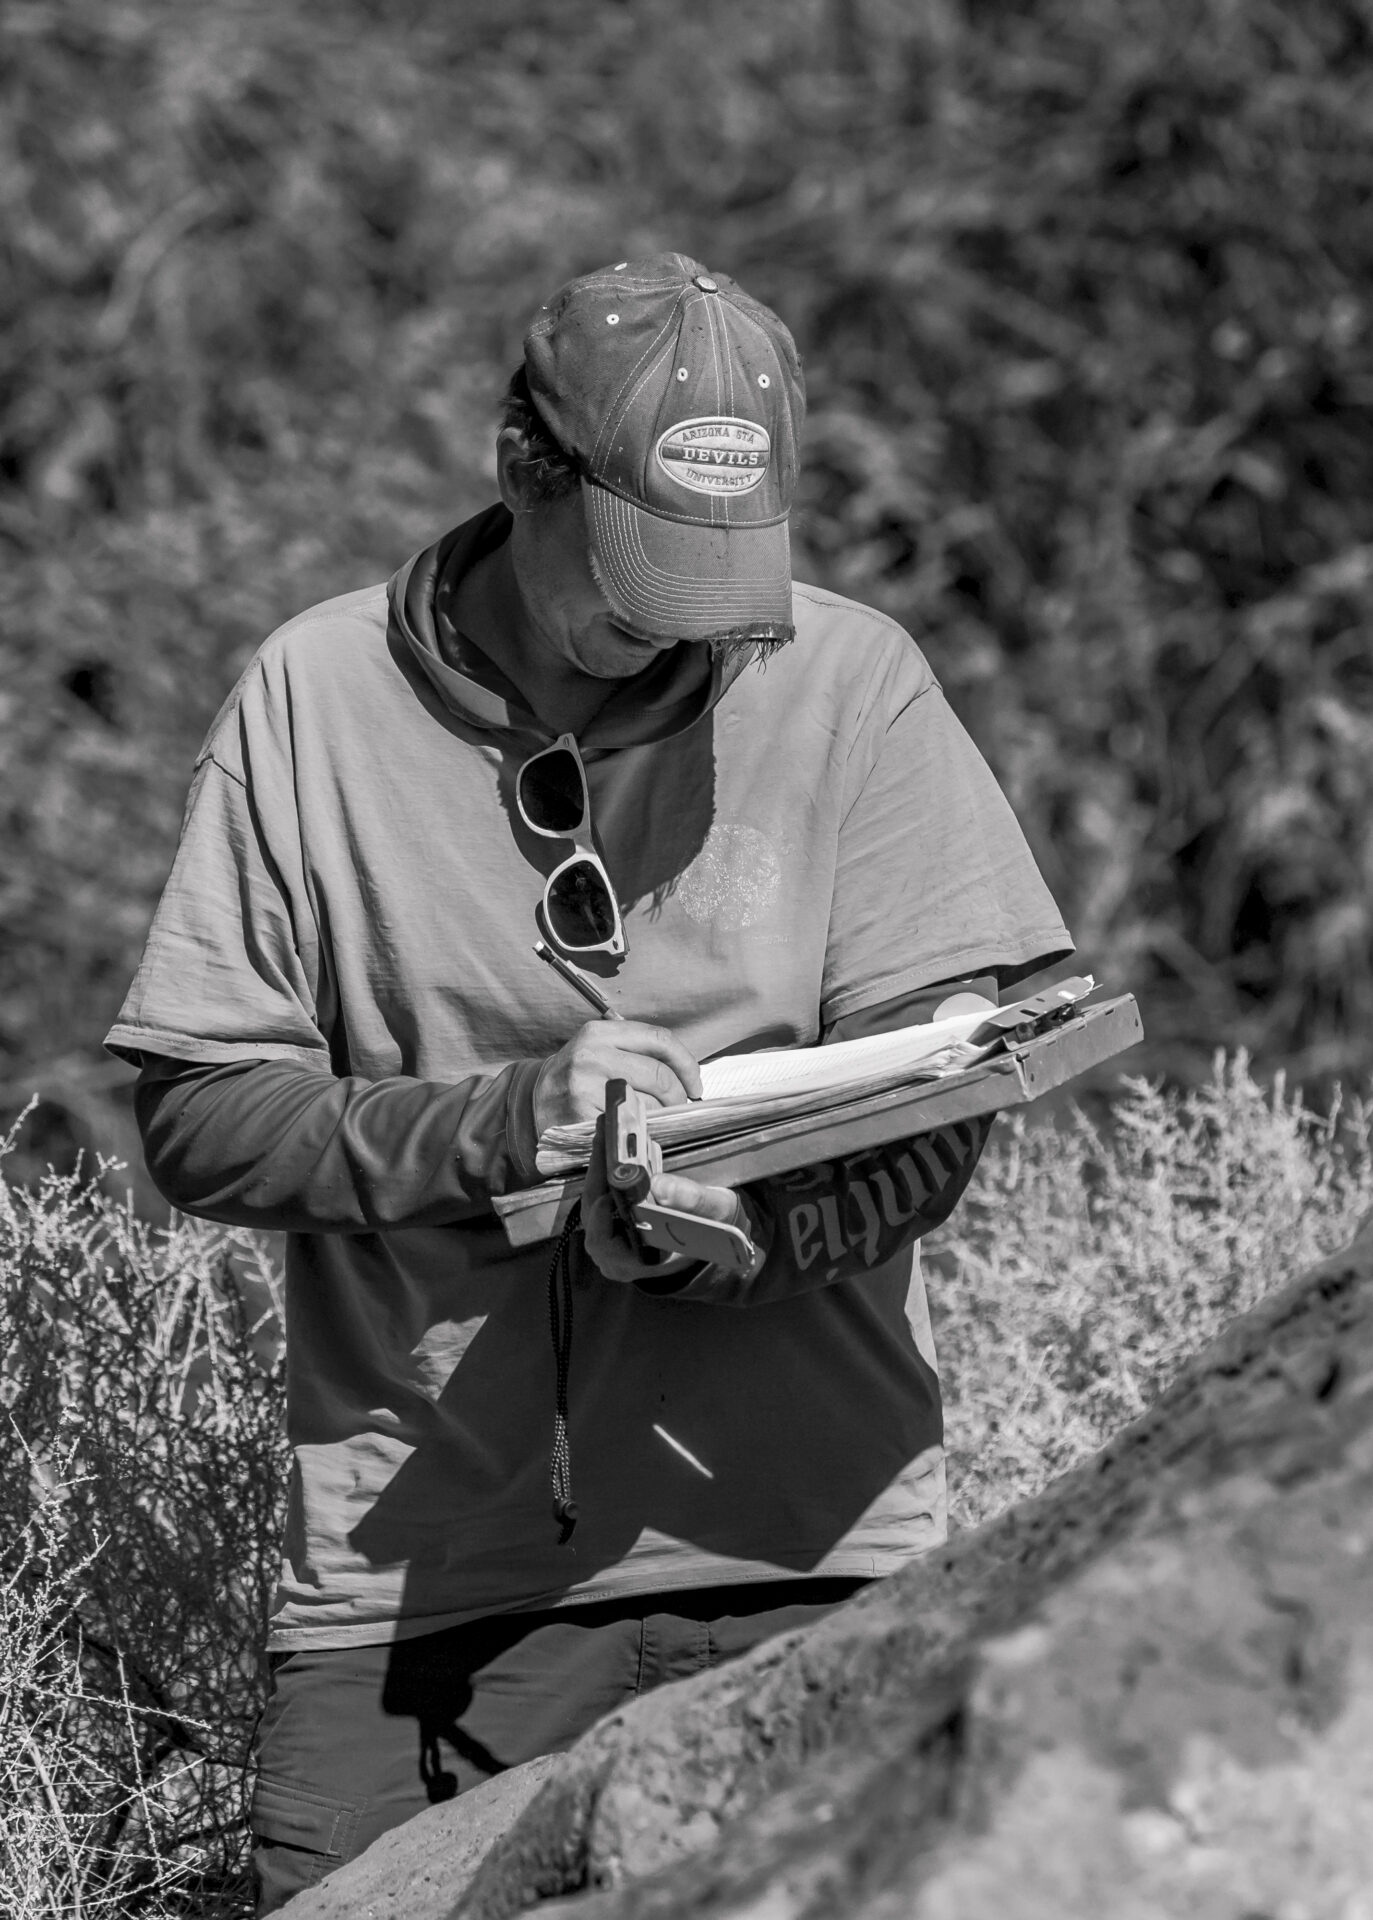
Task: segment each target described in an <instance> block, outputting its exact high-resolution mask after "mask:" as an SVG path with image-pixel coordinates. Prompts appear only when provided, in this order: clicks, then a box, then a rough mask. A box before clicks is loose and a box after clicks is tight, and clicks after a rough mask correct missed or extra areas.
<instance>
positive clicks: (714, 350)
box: [697, 293, 725, 527]
mask: <svg viewBox="0 0 1373 1920" xmlns="http://www.w3.org/2000/svg"><path fill="white" fill-rule="evenodd" d="M697 298H698V299H699V300H701V301H702V302H703V304H704V306H705V310H706V332H707V334H708V335H709V336H710V357H711V359H712V361H713V362H714V365H715V411H716V412H717V413H718V412H719V411H720V409H721V408H722V407H723V406H724V404H725V396H724V382H723V381H722V380H721V378H720V350H719V348H718V347H717V346H716V344H715V315H714V314H713V313H712V312H711V310H710V301H709V300H707V299H706V296H705V295H704V294H703V293H701V294H698V295H697ZM716 505H717V501H716V497H715V495H714V494H711V495H710V524H711V526H712V527H713V526H716V525H718V524H719V523H718V522H717V520H716V518H715V508H716Z"/></svg>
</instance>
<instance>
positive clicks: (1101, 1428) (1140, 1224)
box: [924, 1054, 1373, 1525]
mask: <svg viewBox="0 0 1373 1920" xmlns="http://www.w3.org/2000/svg"><path fill="white" fill-rule="evenodd" d="M1370 1209H1373V1105H1370V1104H1368V1103H1367V1102H1366V1101H1353V1102H1349V1103H1346V1104H1343V1105H1342V1104H1341V1103H1340V1102H1339V1100H1338V1099H1337V1100H1336V1102H1335V1103H1334V1106H1333V1109H1332V1111H1331V1112H1330V1113H1328V1114H1326V1115H1325V1116H1323V1117H1322V1116H1317V1115H1315V1114H1312V1113H1310V1112H1309V1111H1308V1110H1307V1109H1306V1108H1305V1107H1304V1105H1303V1104H1302V1101H1301V1099H1300V1097H1299V1096H1294V1095H1291V1094H1289V1093H1288V1091H1287V1089H1286V1087H1285V1085H1284V1084H1283V1082H1282V1080H1281V1078H1279V1080H1278V1082H1277V1084H1276V1085H1275V1086H1274V1087H1273V1088H1271V1089H1269V1090H1265V1089H1264V1088H1262V1087H1260V1086H1259V1085H1258V1083H1257V1082H1256V1081H1255V1080H1254V1078H1253V1075H1252V1073H1251V1072H1250V1068H1249V1062H1248V1061H1247V1060H1246V1059H1245V1057H1244V1056H1243V1055H1242V1054H1240V1055H1236V1056H1234V1057H1232V1058H1228V1059H1227V1058H1226V1057H1225V1056H1224V1055H1218V1056H1217V1058H1216V1060H1215V1062H1214V1063H1213V1067H1212V1072H1211V1075H1210V1078H1209V1079H1208V1080H1207V1081H1206V1082H1205V1083H1204V1084H1202V1085H1200V1086H1198V1087H1195V1088H1193V1089H1191V1090H1189V1091H1184V1092H1177V1091H1173V1092H1168V1091H1165V1090H1164V1089H1162V1088H1160V1087H1159V1086H1157V1085H1153V1084H1151V1083H1150V1082H1148V1081H1146V1080H1138V1079H1136V1080H1131V1081H1129V1082H1127V1084H1126V1089H1125V1094H1124V1097H1123V1098H1122V1099H1121V1100H1120V1101H1119V1102H1117V1103H1116V1105H1115V1106H1114V1108H1113V1111H1112V1116H1111V1125H1110V1128H1109V1129H1108V1130H1106V1131H1103V1130H1102V1129H1100V1128H1098V1127H1097V1126H1095V1125H1094V1124H1093V1123H1092V1122H1091V1121H1090V1120H1088V1119H1087V1117H1086V1116H1085V1115H1084V1114H1083V1113H1081V1112H1080V1111H1078V1110H1075V1109H1074V1110H1070V1111H1069V1112H1068V1113H1067V1114H1066V1115H1065V1116H1063V1117H1062V1118H1060V1119H1059V1120H1058V1121H1057V1122H1056V1123H1055V1124H1054V1125H1052V1126H1048V1127H1043V1126H1041V1127H1027V1126H1026V1125H1025V1124H1024V1120H1023V1118H1022V1117H1020V1116H1012V1117H1010V1118H1009V1119H1003V1120H1002V1121H1001V1122H1000V1123H999V1124H998V1126H997V1129H996V1131H995V1132H994V1133H993V1135H992V1139H991V1143H990V1145H989V1147H988V1150H987V1152H986V1153H985V1154H984V1156H983V1160H982V1164H981V1167H980V1168H979V1170H978V1175H977V1178H976V1180H975V1182H974V1184H973V1186H972V1188H971V1190H970V1191H969V1193H968V1194H967V1195H966V1197H965V1198H964V1199H963V1201H962V1202H961V1204H960V1205H959V1208H958V1210H957V1212H956V1213H955V1214H954V1216H953V1219H952V1220H951V1221H950V1222H949V1224H948V1226H947V1227H945V1228H944V1229H943V1230H942V1231H941V1232H940V1233H938V1234H937V1235H932V1236H931V1237H930V1238H929V1239H928V1240H927V1241H926V1242H925V1243H924V1247H925V1254H926V1264H927V1267H928V1268H930V1269H931V1271H930V1274H929V1286H930V1301H931V1307H932V1310H933V1312H934V1315H935V1336H936V1341H937V1344H938V1349H939V1363H940V1373H941V1378H942V1381H943V1385H944V1392H945V1397H946V1411H947V1426H948V1433H947V1440H948V1447H949V1458H950V1478H951V1483H952V1488H953V1505H954V1508H955V1511H956V1512H957V1514H958V1516H959V1519H960V1521H961V1522H962V1523H963V1524H965V1525H975V1524H977V1523H978V1522H979V1521H981V1520H985V1519H988V1518H990V1516H991V1515H992V1514H993V1513H997V1512H999V1511H1000V1510H1001V1508H1002V1507H1004V1506H1007V1505H1009V1504H1010V1503H1011V1502H1012V1501H1014V1500H1018V1499H1020V1498H1022V1497H1023V1496H1024V1495H1026V1494H1030V1493H1035V1492H1037V1491H1038V1490H1039V1489H1040V1488H1041V1487H1042V1486H1043V1485H1044V1484H1045V1483H1046V1482H1047V1481H1048V1480H1050V1479H1051V1478H1052V1477H1053V1476H1054V1475H1055V1474H1057V1473H1061V1472H1063V1471H1064V1470H1065V1469H1066V1468H1068V1467H1070V1466H1072V1465H1073V1464H1074V1463H1075V1462H1076V1461H1078V1460H1081V1459H1082V1458H1084V1457H1085V1456H1086V1455H1087V1454H1089V1453H1093V1452H1095V1450H1096V1449H1097V1448H1098V1447H1100V1446H1102V1445H1104V1444H1105V1442H1106V1441H1107V1440H1109V1439H1110V1438H1111V1436H1112V1435H1113V1434H1115V1433H1117V1432H1119V1430H1120V1429H1121V1427H1123V1426H1125V1425H1126V1424H1127V1422H1129V1421H1130V1420H1133V1419H1134V1418H1135V1417H1136V1416H1137V1415H1138V1414H1140V1413H1142V1412H1143V1411H1144V1409H1145V1407H1147V1406H1148V1405H1149V1403H1150V1402H1151V1401H1152V1400H1154V1399H1156V1398H1157V1396H1158V1395H1159V1393H1161V1392H1162V1390H1163V1388H1164V1387H1165V1386H1167V1384H1168V1382H1169V1380H1170V1379H1171V1378H1172V1376H1173V1374H1174V1373H1176V1371H1177V1369H1178V1367H1179V1366H1180V1365H1181V1363H1182V1362H1183V1361H1184V1360H1186V1359H1187V1358H1188V1357H1189V1355H1191V1354H1193V1353H1195V1352H1196V1351H1197V1350H1198V1348H1200V1347H1202V1346H1204V1345H1205V1343H1206V1342H1207V1341H1208V1340H1210V1339H1212V1338H1213V1337H1214V1336H1215V1335H1216V1334H1218V1333H1219V1332H1220V1331H1221V1329H1222V1327H1224V1326H1225V1325H1226V1324H1227V1322H1229V1321H1230V1320H1232V1319H1233V1318H1234V1317H1235V1315H1236V1314H1239V1313H1244V1312H1247V1310H1248V1309H1249V1308H1250V1307H1252V1306H1254V1305H1255V1304H1256V1303H1257V1302H1258V1301H1259V1300H1260V1299H1261V1298H1262V1297H1263V1295H1264V1294H1265V1293H1268V1292H1269V1291H1271V1289H1272V1288H1273V1287H1275V1286H1277V1285H1280V1284H1281V1283H1282V1282H1283V1281H1285V1280H1288V1279H1290V1278H1292V1277H1293V1276H1294V1275H1296V1274H1298V1273H1300V1272H1301V1271H1302V1269H1303V1268H1305V1267H1308V1266H1311V1265H1313V1264H1314V1263H1315V1262H1316V1261H1317V1260H1319V1259H1321V1258H1323V1257H1324V1256H1325V1255H1326V1254H1328V1253H1332V1252H1334V1251H1335V1250H1336V1249H1337V1248H1339V1247H1341V1246H1343V1245H1345V1244H1346V1243H1347V1242H1348V1241H1349V1240H1350V1239H1351V1238H1352V1236H1353V1234H1354V1231H1355V1229H1356V1228H1357V1226H1358V1224H1359V1222H1360V1220H1361V1219H1362V1218H1363V1217H1364V1216H1365V1215H1366V1214H1367V1213H1368V1212H1369V1211H1370Z"/></svg>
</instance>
